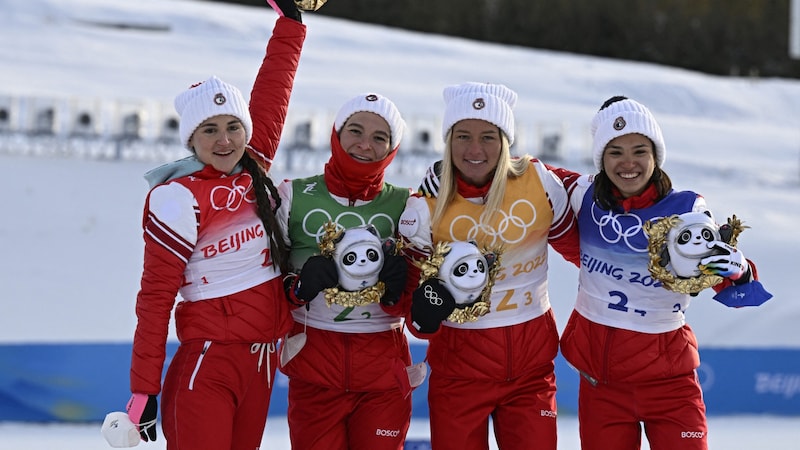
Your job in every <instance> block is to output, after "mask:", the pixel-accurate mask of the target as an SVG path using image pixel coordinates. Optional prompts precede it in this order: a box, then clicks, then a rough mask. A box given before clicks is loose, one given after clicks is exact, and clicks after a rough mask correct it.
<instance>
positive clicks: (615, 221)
mask: <svg viewBox="0 0 800 450" xmlns="http://www.w3.org/2000/svg"><path fill="white" fill-rule="evenodd" d="M601 211H603V212H605V211H604V210H602V209H600V208H598V207H597V205H595V204H594V203H592V220H593V221H594V223H595V224H596V225H597V229H598V231H599V234H600V237H602V238H603V240H604V241H606V242H608V243H609V244H616V243H617V242H619V241H621V240H623V241H625V245H626V246H628V248H629V249H631V250H633V251H635V252H639V253H644V252H646V251H647V238H646V237H645V236H644V227H643V225H642V218H641V217H639V216H637V215H635V214H614V213H613V212H611V211H608V212H605V214H603V215H598V214H597V213H598V212H601ZM623 222H626V223H625V224H623ZM642 238H644V239H642ZM637 242H642V244H641V247H639V246H637Z"/></svg>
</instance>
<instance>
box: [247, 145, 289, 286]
mask: <svg viewBox="0 0 800 450" xmlns="http://www.w3.org/2000/svg"><path fill="white" fill-rule="evenodd" d="M239 163H240V164H241V165H242V167H243V168H244V170H246V171H247V172H248V173H249V174H250V176H251V177H253V187H254V190H255V193H256V214H258V217H259V218H260V219H261V222H262V223H263V224H264V229H265V230H266V231H267V235H268V236H269V248H270V258H271V259H272V263H273V264H275V265H276V266H277V267H278V268H280V270H281V272H283V273H286V271H287V270H288V266H287V263H288V257H289V251H288V249H287V248H286V241H284V239H283V233H282V232H281V228H280V226H279V225H278V219H277V217H275V211H277V210H278V208H279V207H280V206H281V198H280V196H279V195H278V189H277V188H276V187H275V184H274V183H273V182H272V179H271V178H270V177H269V176H267V173H266V172H265V171H264V170H263V169H262V168H261V166H259V165H258V163H257V162H256V161H255V160H254V159H253V158H252V157H251V156H250V154H249V153H248V152H246V151H245V152H244V155H242V159H241V160H240V161H239ZM262 186H263V187H266V189H261V188H260V187H262ZM273 200H274V201H275V207H274V208H273V207H272V201H273Z"/></svg>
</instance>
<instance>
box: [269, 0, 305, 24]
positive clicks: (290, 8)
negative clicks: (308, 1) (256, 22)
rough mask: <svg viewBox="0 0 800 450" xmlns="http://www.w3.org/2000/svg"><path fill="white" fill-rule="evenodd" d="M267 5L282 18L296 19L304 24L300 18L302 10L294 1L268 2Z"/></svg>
mask: <svg viewBox="0 0 800 450" xmlns="http://www.w3.org/2000/svg"><path fill="white" fill-rule="evenodd" d="M267 3H269V6H271V7H272V9H274V10H275V12H277V13H278V14H280V15H281V16H284V17H288V18H290V19H294V20H296V21H298V22H300V23H302V22H303V20H302V17H301V16H300V9H299V8H298V7H297V4H296V3H295V2H294V0H267Z"/></svg>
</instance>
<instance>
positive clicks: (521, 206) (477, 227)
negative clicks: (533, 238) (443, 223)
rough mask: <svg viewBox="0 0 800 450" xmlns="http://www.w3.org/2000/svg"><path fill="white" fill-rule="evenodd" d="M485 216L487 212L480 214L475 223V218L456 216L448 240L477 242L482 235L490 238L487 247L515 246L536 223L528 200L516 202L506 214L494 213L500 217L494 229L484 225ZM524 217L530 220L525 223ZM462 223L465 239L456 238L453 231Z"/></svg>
mask: <svg viewBox="0 0 800 450" xmlns="http://www.w3.org/2000/svg"><path fill="white" fill-rule="evenodd" d="M487 215H488V212H484V213H483V214H481V217H480V219H479V221H475V218H473V217H470V216H465V215H461V216H457V217H456V218H455V219H453V221H452V222H451V223H450V240H452V241H461V240H475V241H479V240H480V239H478V235H479V234H483V235H484V236H486V238H487V239H489V238H491V242H489V243H488V245H496V244H498V241H501V242H502V243H505V244H516V243H518V242H521V241H522V240H523V239H524V238H525V236H526V235H527V234H528V229H529V228H530V227H532V226H533V224H534V223H536V216H537V211H536V207H534V206H533V203H531V202H529V201H528V200H525V199H520V200H517V201H515V202H514V203H512V204H511V208H510V209H509V211H508V212H506V211H504V210H502V209H501V210H498V211H497V212H496V213H495V215H496V216H500V220H499V221H498V222H497V227H496V228H495V227H494V226H492V225H490V224H488V223H486V221H485V220H484V219H485V218H486V216H487ZM525 217H529V218H530V220H528V221H525V219H524V218H525ZM462 221H466V222H467V228H468V231H467V235H466V236H465V237H456V233H455V231H456V230H457V229H458V228H459V227H458V224H460V223H461V222H462Z"/></svg>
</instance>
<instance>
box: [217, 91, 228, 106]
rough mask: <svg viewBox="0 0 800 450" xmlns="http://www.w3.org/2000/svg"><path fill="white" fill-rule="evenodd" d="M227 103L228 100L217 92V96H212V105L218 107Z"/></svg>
mask: <svg viewBox="0 0 800 450" xmlns="http://www.w3.org/2000/svg"><path fill="white" fill-rule="evenodd" d="M227 101H228V99H226V98H225V96H224V95H222V92H219V93H217V95H215V96H214V104H216V105H218V106H222V105H224V104H225V102H227Z"/></svg>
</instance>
